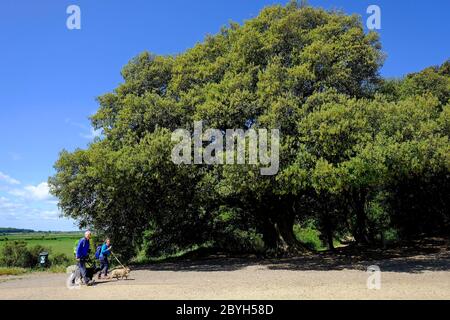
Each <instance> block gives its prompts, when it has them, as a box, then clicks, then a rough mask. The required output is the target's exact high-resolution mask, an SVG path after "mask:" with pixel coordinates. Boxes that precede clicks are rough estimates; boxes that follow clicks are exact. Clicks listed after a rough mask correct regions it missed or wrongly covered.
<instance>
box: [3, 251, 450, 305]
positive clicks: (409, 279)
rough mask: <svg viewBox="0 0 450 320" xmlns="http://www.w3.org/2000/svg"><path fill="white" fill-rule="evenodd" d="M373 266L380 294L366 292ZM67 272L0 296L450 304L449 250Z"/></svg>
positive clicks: (28, 281)
mask: <svg viewBox="0 0 450 320" xmlns="http://www.w3.org/2000/svg"><path fill="white" fill-rule="evenodd" d="M370 265H378V266H379V267H380V269H381V289H380V290H369V289H367V285H366V281H367V278H368V275H369V274H368V273H367V272H366V269H367V267H368V266H370ZM66 278H67V275H66V274H48V273H34V274H29V275H25V276H18V277H0V299H27V300H28V299H44V300H47V299H49V300H54V299H116V300H122V299H149V300H153V299H157V300H165V299H175V300H178V299H198V300H205V299H207V300H211V299H212V300H215V299H244V300H246V299H293V300H298V299H364V300H366V299H369V300H371V299H446V300H448V299H450V253H449V252H448V251H446V252H440V253H434V254H426V255H413V256H409V257H399V258H390V259H385V260H367V261H366V260H361V259H354V258H348V257H346V258H345V259H337V258H336V257H334V256H327V255H314V256H308V257H301V258H295V259H284V260H278V261H268V260H257V259H232V258H228V259H225V258H220V257H219V258H215V259H206V260H200V261H192V262H191V261H184V262H174V263H163V264H157V265H151V266H146V267H139V268H138V269H134V270H132V273H131V276H130V279H129V280H119V281H117V280H101V281H97V282H96V284H95V285H94V286H92V287H82V288H79V289H72V290H70V289H68V288H67V287H66V285H65V282H66Z"/></svg>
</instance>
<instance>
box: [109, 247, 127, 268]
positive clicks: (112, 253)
mask: <svg viewBox="0 0 450 320" xmlns="http://www.w3.org/2000/svg"><path fill="white" fill-rule="evenodd" d="M111 255H112V256H113V257H114V259H116V260H117V262H118V263H119V264H120V265H121V266H122V268H124V269H125V266H124V265H123V264H122V262H120V260H119V259H117V257H116V255H115V254H114V252H112V251H111Z"/></svg>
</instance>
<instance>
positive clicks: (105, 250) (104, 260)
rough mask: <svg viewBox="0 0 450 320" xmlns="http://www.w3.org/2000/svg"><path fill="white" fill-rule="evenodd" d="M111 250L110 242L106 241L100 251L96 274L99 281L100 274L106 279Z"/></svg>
mask: <svg viewBox="0 0 450 320" xmlns="http://www.w3.org/2000/svg"><path fill="white" fill-rule="evenodd" d="M111 249H112V245H111V240H110V239H106V240H105V243H103V245H102V249H101V251H100V273H99V274H98V278H99V279H101V277H102V274H103V276H104V277H105V278H107V277H108V269H109V261H108V257H109V255H110V254H111Z"/></svg>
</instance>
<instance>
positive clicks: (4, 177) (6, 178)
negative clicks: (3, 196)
mask: <svg viewBox="0 0 450 320" xmlns="http://www.w3.org/2000/svg"><path fill="white" fill-rule="evenodd" d="M0 181H4V182H6V183H8V184H15V185H17V184H20V181H19V180H16V179H14V178H11V177H10V176H8V175H7V174H4V173H3V172H1V171H0Z"/></svg>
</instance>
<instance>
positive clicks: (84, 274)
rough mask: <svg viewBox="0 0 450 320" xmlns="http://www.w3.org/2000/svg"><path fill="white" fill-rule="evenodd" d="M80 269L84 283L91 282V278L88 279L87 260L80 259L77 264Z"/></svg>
mask: <svg viewBox="0 0 450 320" xmlns="http://www.w3.org/2000/svg"><path fill="white" fill-rule="evenodd" d="M77 266H78V268H79V269H80V274H81V278H82V279H83V281H84V283H88V282H89V278H88V277H87V270H86V260H84V259H80V261H78V263H77Z"/></svg>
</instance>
